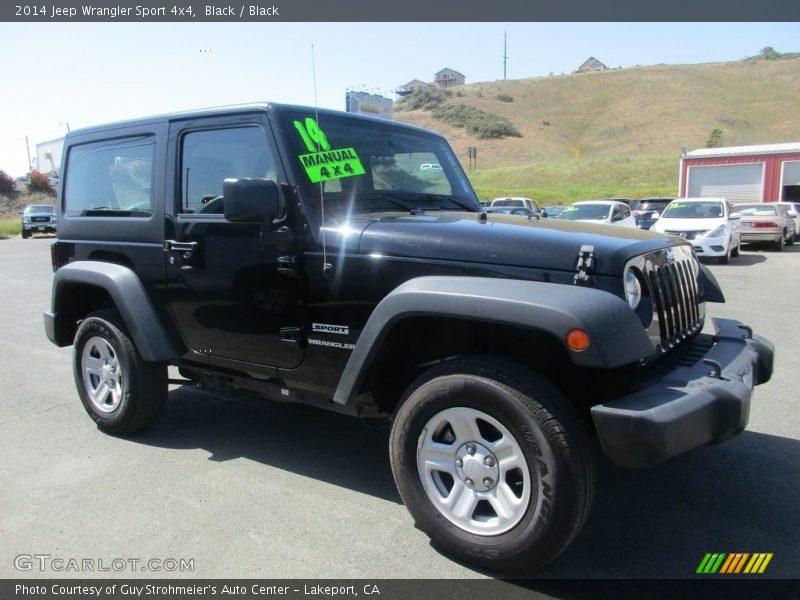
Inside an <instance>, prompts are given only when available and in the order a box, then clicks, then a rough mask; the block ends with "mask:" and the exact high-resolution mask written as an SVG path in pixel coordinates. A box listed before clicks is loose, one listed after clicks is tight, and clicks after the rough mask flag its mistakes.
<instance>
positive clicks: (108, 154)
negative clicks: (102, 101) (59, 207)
mask: <svg viewBox="0 0 800 600" xmlns="http://www.w3.org/2000/svg"><path fill="white" fill-rule="evenodd" d="M155 147H156V143H155V137H154V136H137V137H131V138H123V139H116V140H105V141H102V142H92V143H89V144H81V145H79V146H73V147H72V148H70V149H69V154H68V157H67V169H66V173H65V176H66V187H65V189H64V212H65V213H66V214H67V215H70V216H84V217H86V216H111V215H113V216H131V217H146V216H150V215H152V214H153V158H154V155H155Z"/></svg>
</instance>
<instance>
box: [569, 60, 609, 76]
mask: <svg viewBox="0 0 800 600" xmlns="http://www.w3.org/2000/svg"><path fill="white" fill-rule="evenodd" d="M607 70H608V67H607V66H605V65H604V64H603V63H601V62H600V61H599V60H597V59H596V58H595V57H594V56H590V57H589V58H587V59H586V61H585V62H584V63H583V64H582V65H581V66H580V67H578V70H577V71H576V73H589V72H591V71H607Z"/></svg>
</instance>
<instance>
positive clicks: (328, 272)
mask: <svg viewBox="0 0 800 600" xmlns="http://www.w3.org/2000/svg"><path fill="white" fill-rule="evenodd" d="M311 77H312V79H313V81H314V120H315V121H316V122H317V127H319V103H318V102H317V67H316V61H315V60H314V44H311ZM316 142H317V152H319V151H320V149H321V144H320V142H319V139H318V140H316ZM319 206H320V212H321V215H322V275H323V276H325V277H326V278H330V277H332V276H333V265H332V264H331V263H329V262H328V243H327V241H326V240H325V189H324V182H323V181H320V182H319Z"/></svg>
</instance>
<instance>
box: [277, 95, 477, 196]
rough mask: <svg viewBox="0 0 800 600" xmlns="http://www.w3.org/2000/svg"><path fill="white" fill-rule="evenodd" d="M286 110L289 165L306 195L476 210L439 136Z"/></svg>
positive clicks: (466, 183) (455, 161)
mask: <svg viewBox="0 0 800 600" xmlns="http://www.w3.org/2000/svg"><path fill="white" fill-rule="evenodd" d="M280 113H281V120H282V122H283V130H284V131H285V132H286V133H285V136H286V138H287V141H288V144H289V149H290V152H291V154H292V157H291V159H290V160H289V163H290V165H289V168H291V169H292V170H294V171H295V173H296V179H297V180H298V181H299V182H300V186H301V188H303V191H304V192H305V194H306V195H307V196H308V197H311V198H313V199H316V200H319V198H320V196H321V195H322V194H324V200H325V206H326V208H330V209H332V210H346V211H348V212H354V211H374V210H385V209H391V210H397V209H398V208H399V209H401V210H414V209H420V208H424V209H426V210H428V209H430V210H437V209H447V210H453V209H456V210H470V211H477V210H479V204H478V199H477V197H476V196H475V193H474V192H473V190H472V187H471V185H470V183H469V181H468V180H467V178H466V176H465V175H464V171H463V170H462V169H461V165H460V164H459V162H458V159H457V158H456V156H455V155H454V154H453V151H452V150H451V149H450V146H449V145H448V144H447V142H446V141H445V140H444V139H443V138H441V137H440V136H437V135H434V134H429V133H427V132H424V131H414V130H411V129H406V128H404V127H403V128H401V127H397V126H396V125H395V124H394V123H392V122H391V121H387V122H386V123H385V124H384V123H382V122H380V121H372V120H369V121H367V120H362V119H358V118H352V117H348V116H345V115H331V114H329V113H320V114H319V117H318V118H319V122H317V119H316V118H315V116H314V112H313V111H308V112H306V111H287V112H283V111H280Z"/></svg>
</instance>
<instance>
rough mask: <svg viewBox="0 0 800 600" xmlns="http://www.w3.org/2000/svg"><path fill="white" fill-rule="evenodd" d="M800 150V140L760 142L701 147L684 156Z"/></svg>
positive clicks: (738, 154) (712, 156) (781, 152)
mask: <svg viewBox="0 0 800 600" xmlns="http://www.w3.org/2000/svg"><path fill="white" fill-rule="evenodd" d="M787 152H800V142H793V143H787V144H759V145H757V146H728V147H727V148H700V149H699V150H692V151H691V152H688V153H687V154H686V156H684V157H683V158H714V157H724V156H743V155H748V154H784V153H787Z"/></svg>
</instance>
